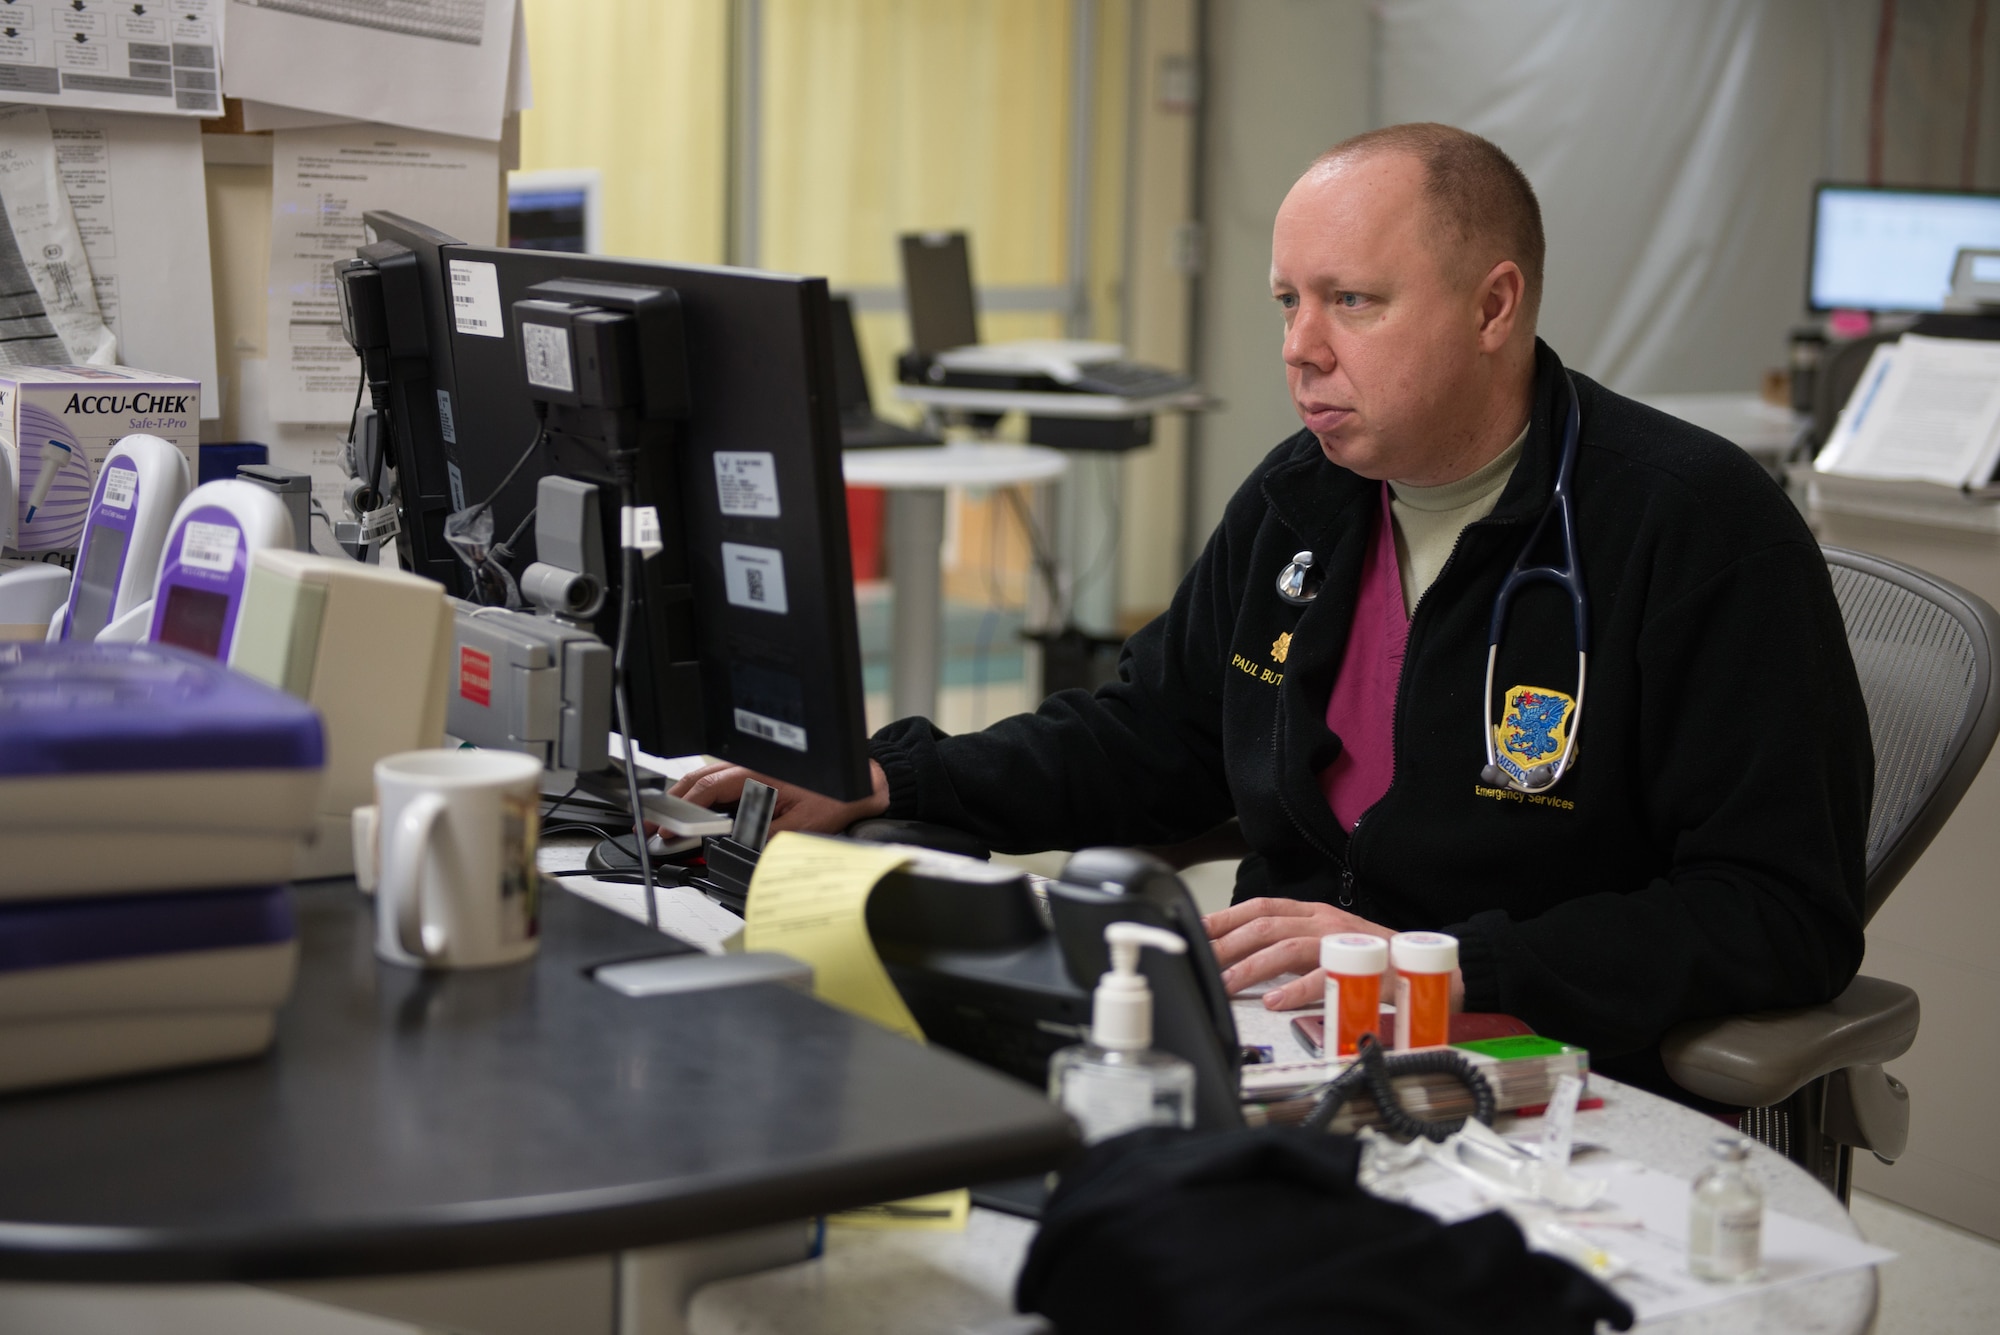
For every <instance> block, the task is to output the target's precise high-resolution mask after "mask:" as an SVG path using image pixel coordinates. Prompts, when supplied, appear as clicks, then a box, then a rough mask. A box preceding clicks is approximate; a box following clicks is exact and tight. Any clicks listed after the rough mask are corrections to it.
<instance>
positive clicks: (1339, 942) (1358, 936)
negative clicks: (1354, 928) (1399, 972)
mask: <svg viewBox="0 0 2000 1335" xmlns="http://www.w3.org/2000/svg"><path fill="white" fill-rule="evenodd" d="M1319 967H1320V968H1322V969H1325V970H1326V971H1327V972H1328V973H1337V974H1341V975H1343V976H1346V977H1350V978H1352V977H1357V976H1359V975H1361V974H1369V973H1380V972H1382V971H1383V970H1384V969H1386V968H1388V967H1389V943H1388V942H1387V941H1384V940H1383V939H1382V938H1381V937H1379V936H1369V935H1367V934H1366V933H1363V932H1335V933H1334V934H1332V935H1331V936H1323V937H1321V938H1320V939H1319Z"/></svg>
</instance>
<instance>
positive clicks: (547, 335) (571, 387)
mask: <svg viewBox="0 0 2000 1335" xmlns="http://www.w3.org/2000/svg"><path fill="white" fill-rule="evenodd" d="M521 355H522V358H523V359H524V360H525V361H526V362H527V369H528V383H529V384H531V385H539V386H540V387H541V388H543V389H555V390H561V391H562V392H563V393H565V394H573V393H575V392H576V372H575V370H574V369H573V368H572V367H571V365H570V357H569V331H568V330H566V329H559V328H557V327H556V326H555V325H552V324H523V325H522V326H521Z"/></svg>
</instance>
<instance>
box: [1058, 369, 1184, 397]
mask: <svg viewBox="0 0 2000 1335" xmlns="http://www.w3.org/2000/svg"><path fill="white" fill-rule="evenodd" d="M1076 369H1077V371H1078V372H1079V374H1078V376H1077V378H1076V380H1074V381H1073V382H1071V383H1070V385H1069V386H1068V388H1069V389H1070V390H1071V391H1072V392H1074V393H1079V394H1111V395H1115V396H1117V397H1118V398H1121V399H1154V398H1159V397H1160V396H1161V395H1163V394H1181V393H1185V392H1186V391H1188V390H1190V389H1193V388H1194V381H1192V380H1190V379H1188V378H1187V377H1186V376H1184V375H1181V374H1179V373H1178V372H1175V371H1169V370H1167V369H1166V368H1164V367H1160V366H1147V365H1145V364H1143V363H1140V362H1085V363H1083V364H1082V365H1080V366H1078V367H1077V368H1076Z"/></svg>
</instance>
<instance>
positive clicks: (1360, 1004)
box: [1319, 932, 1389, 1061]
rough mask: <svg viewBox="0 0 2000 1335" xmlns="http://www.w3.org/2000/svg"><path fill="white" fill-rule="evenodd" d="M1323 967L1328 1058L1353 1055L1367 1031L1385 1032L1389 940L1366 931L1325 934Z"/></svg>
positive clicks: (1321, 952) (1321, 956)
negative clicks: (1384, 979)
mask: <svg viewBox="0 0 2000 1335" xmlns="http://www.w3.org/2000/svg"><path fill="white" fill-rule="evenodd" d="M1319 967H1320V968H1322V969H1324V970H1326V1046H1325V1049H1324V1051H1325V1054H1326V1059H1327V1060H1328V1061H1332V1060H1333V1059H1334V1058H1335V1057H1337V1056H1338V1057H1352V1056H1353V1055H1354V1054H1355V1053H1356V1052H1358V1051H1359V1050H1360V1044H1361V1036H1362V1035H1363V1034H1380V1033H1381V1032H1382V1019H1381V1016H1382V971H1383V970H1385V969H1387V968H1388V967H1389V943H1388V942H1387V941H1384V940H1383V939H1382V938H1381V937H1379V936H1368V935H1366V934H1365V933H1362V932H1339V933H1336V934H1334V935H1331V936H1323V937H1321V938H1320V939H1319Z"/></svg>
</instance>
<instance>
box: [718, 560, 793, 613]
mask: <svg viewBox="0 0 2000 1335" xmlns="http://www.w3.org/2000/svg"><path fill="white" fill-rule="evenodd" d="M722 582H723V586H724V588H725V589H726V590H727V591H728V594H729V601H730V603H731V604H732V605H734V606H736V607H747V608H750V609H751V610H752V611H757V612H775V613H778V614H779V615H783V614H784V613H786V612H788V611H790V610H791V608H790V604H789V602H788V601H787V599H786V597H785V554H784V553H783V552H781V551H779V550H778V549H777V548H775V547H751V546H747V545H746V544H744V543H740V542H725V543H723V544H722Z"/></svg>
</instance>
